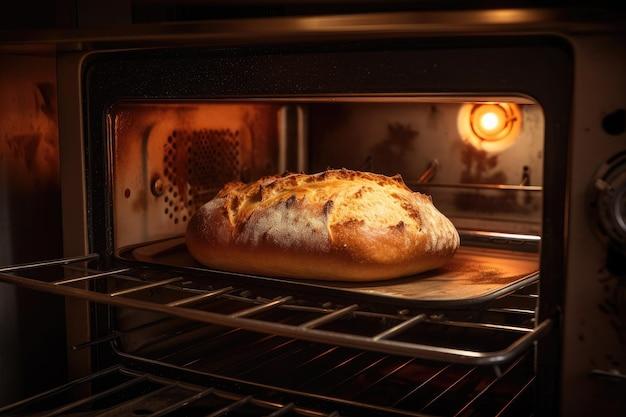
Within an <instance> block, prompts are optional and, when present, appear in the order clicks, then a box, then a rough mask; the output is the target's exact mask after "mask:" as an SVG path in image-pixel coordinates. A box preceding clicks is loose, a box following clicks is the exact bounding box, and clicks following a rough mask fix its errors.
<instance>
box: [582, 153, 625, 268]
mask: <svg viewBox="0 0 626 417" xmlns="http://www.w3.org/2000/svg"><path fill="white" fill-rule="evenodd" d="M590 208H591V219H592V222H593V224H594V228H595V229H596V231H597V232H599V233H598V235H599V236H600V238H601V239H602V240H603V241H604V242H605V243H606V244H607V246H608V254H609V257H610V259H608V260H607V262H608V263H609V264H610V265H607V266H614V267H616V268H617V269H618V270H617V271H613V272H615V273H618V274H619V275H624V274H626V151H623V152H620V153H618V154H617V155H615V156H613V157H611V158H610V159H609V160H608V161H606V162H605V163H604V164H603V165H602V167H600V169H599V170H598V172H597V173H596V175H595V177H594V179H593V187H592V190H591V203H590ZM611 269H614V268H611Z"/></svg>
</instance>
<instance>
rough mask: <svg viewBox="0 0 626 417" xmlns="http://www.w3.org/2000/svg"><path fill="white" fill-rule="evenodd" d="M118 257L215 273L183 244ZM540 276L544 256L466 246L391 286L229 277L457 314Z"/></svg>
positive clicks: (152, 246)
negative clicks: (445, 261)
mask: <svg viewBox="0 0 626 417" xmlns="http://www.w3.org/2000/svg"><path fill="white" fill-rule="evenodd" d="M119 256H120V257H121V258H122V259H125V260H131V261H139V262H145V263H151V264H160V265H169V266H174V267H179V268H181V267H182V268H192V269H194V270H206V271H207V272H209V271H211V270H209V269H207V268H206V267H205V266H203V265H201V264H199V263H198V262H196V261H195V260H194V259H193V258H192V257H191V255H190V254H189V252H188V251H187V247H186V246H185V242H184V239H183V238H173V239H167V240H162V241H158V242H153V243H148V244H144V245H139V246H133V247H130V248H126V249H123V250H121V251H120V252H119ZM538 270H539V256H538V255H537V254H535V253H524V252H515V251H508V250H499V249H486V248H477V247H471V246H461V248H459V250H458V251H457V253H456V254H455V256H454V258H452V260H451V261H450V262H449V263H448V264H446V265H445V266H444V267H442V268H439V269H436V270H432V271H428V272H424V273H421V274H416V275H413V276H409V277H404V278H398V279H393V280H386V281H372V282H341V281H336V282H333V281H312V280H293V279H288V278H284V279H283V278H276V277H262V276H253V275H248V274H236V273H228V274H230V275H238V276H245V277H247V278H250V277H252V278H258V279H261V280H264V281H267V280H271V281H273V282H277V281H278V282H289V283H290V284H294V285H301V286H307V287H316V288H324V289H331V290H335V291H342V292H349V293H354V294H355V295H356V294H360V295H366V296H374V297H382V298H385V299H393V300H395V301H399V300H401V301H403V302H405V303H408V304H411V305H419V306H423V307H450V308H453V307H463V306H469V305H472V304H480V303H483V302H487V301H490V300H493V299H494V298H497V297H499V296H501V295H503V294H506V293H508V292H511V291H514V290H516V289H518V288H521V287H523V286H525V285H528V284H530V283H532V282H534V281H536V280H537V279H538V278H539V273H538ZM220 272H222V273H223V271H220Z"/></svg>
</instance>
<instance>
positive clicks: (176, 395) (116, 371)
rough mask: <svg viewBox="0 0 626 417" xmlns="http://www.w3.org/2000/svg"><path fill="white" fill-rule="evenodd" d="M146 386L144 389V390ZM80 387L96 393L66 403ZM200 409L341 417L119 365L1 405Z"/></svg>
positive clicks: (2, 411) (157, 412)
mask: <svg viewBox="0 0 626 417" xmlns="http://www.w3.org/2000/svg"><path fill="white" fill-rule="evenodd" d="M116 377H117V378H119V381H120V382H119V383H117V384H111V383H109V384H108V386H104V387H102V385H103V381H104V380H105V379H107V378H108V379H113V378H116ZM141 384H143V385H144V387H140V385H141ZM78 388H83V390H82V392H85V391H95V392H93V393H90V395H86V396H81V397H82V398H79V399H77V400H74V401H67V400H64V396H67V394H68V393H69V392H71V391H72V390H74V389H78ZM85 388H87V389H85ZM103 388H104V389H103ZM51 400H52V401H51ZM54 400H56V401H54ZM207 400H208V401H207ZM211 400H213V402H211ZM46 401H48V404H46V403H45V402H46ZM42 403H43V404H42ZM55 403H56V404H55ZM46 405H49V406H50V409H46V407H45V406H46ZM35 407H37V408H35ZM200 408H201V409H202V410H203V412H204V413H205V414H202V415H206V416H209V417H218V416H225V415H232V413H236V412H239V411H241V412H247V413H254V415H259V416H266V417H278V416H286V415H290V416H306V417H340V414H339V413H338V412H337V411H331V412H323V411H319V410H314V409H311V408H305V407H302V406H300V405H296V404H295V403H293V402H289V403H283V402H278V401H276V400H273V399H272V400H264V399H260V398H256V396H253V395H242V394H238V393H234V392H230V391H225V390H223V389H218V388H216V387H213V386H210V387H207V386H200V385H195V384H190V383H187V382H181V381H177V380H172V379H168V378H164V377H160V376H156V375H153V374H150V373H146V372H142V371H136V370H133V369H129V368H126V367H123V366H119V365H118V366H114V367H111V368H108V369H105V370H102V371H100V372H96V373H94V374H92V375H89V376H86V377H83V378H79V379H75V380H73V381H70V382H68V383H67V384H64V385H61V386H59V387H56V388H53V389H51V390H49V391H46V392H43V393H40V394H37V395H34V396H32V397H30V398H27V399H24V400H22V401H19V402H16V403H13V404H10V405H7V406H5V407H2V408H0V416H5V415H6V416H9V415H10V416H15V415H18V416H19V415H24V416H26V415H32V414H31V413H33V411H32V410H33V409H36V410H37V412H36V414H37V415H38V416H40V417H56V416H60V415H67V413H68V412H78V413H80V414H77V415H85V416H109V415H143V416H147V417H160V416H165V415H169V414H174V413H176V414H179V413H188V412H192V413H195V414H198V411H199V409H200ZM41 409H44V410H45V411H41ZM118 413H119V414H118ZM195 414H194V415H195ZM246 415H252V414H246Z"/></svg>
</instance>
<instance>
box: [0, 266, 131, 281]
mask: <svg viewBox="0 0 626 417" xmlns="http://www.w3.org/2000/svg"><path fill="white" fill-rule="evenodd" d="M129 271H130V268H120V269H114V270H112V271H106V272H101V273H99V274H92V275H86V276H84V277H77V278H69V279H62V280H60V281H54V282H53V284H54V285H65V284H71V283H72V282H80V281H85V280H89V279H94V278H100V277H105V276H107V275H115V274H122V273H124V272H129ZM0 272H2V271H0Z"/></svg>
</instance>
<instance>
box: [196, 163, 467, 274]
mask: <svg viewBox="0 0 626 417" xmlns="http://www.w3.org/2000/svg"><path fill="white" fill-rule="evenodd" d="M187 237H188V243H190V250H191V252H192V255H194V256H195V257H196V259H198V260H200V261H201V262H203V259H207V256H203V255H207V254H206V251H208V250H211V249H206V250H203V251H195V250H194V249H195V248H197V247H198V245H197V243H198V242H206V243H207V244H208V246H210V247H212V248H213V249H218V247H221V248H222V249H224V248H225V247H231V248H233V250H234V251H238V253H241V250H244V251H245V250H254V249H255V248H262V249H265V250H267V249H268V248H270V252H273V253H275V252H277V251H278V252H283V253H285V252H289V253H308V254H312V255H327V256H330V257H334V260H335V261H337V260H339V261H340V262H339V263H341V264H342V265H343V266H344V267H346V265H347V269H349V264H350V263H356V264H361V265H370V266H372V265H379V266H380V265H387V266H396V267H397V269H398V271H400V270H402V273H403V274H406V273H415V272H420V270H425V269H430V268H432V267H437V266H440V265H441V264H442V262H443V261H445V260H446V258H449V257H450V256H452V254H454V252H455V250H456V249H457V248H458V246H459V236H458V233H457V232H456V229H455V228H454V226H453V225H452V223H451V222H450V221H449V220H448V219H447V218H446V217H445V216H443V215H442V214H441V213H440V212H439V211H438V210H437V209H436V208H435V207H434V206H433V204H432V200H431V198H430V197H429V196H425V195H423V194H420V193H417V192H413V191H411V190H410V189H409V188H408V187H407V186H406V184H405V183H404V181H403V180H402V178H401V177H400V176H399V175H397V176H394V177H387V176H384V175H379V174H373V173H368V172H358V171H350V170H347V169H340V170H328V171H325V172H321V173H318V174H313V175H307V174H285V175H282V176H270V177H264V178H261V179H259V180H257V181H255V182H253V183H251V184H247V185H246V184H243V183H240V182H233V183H229V184H227V185H225V186H224V188H223V189H222V190H221V191H220V192H219V193H218V194H217V196H216V197H215V198H214V199H213V200H211V201H210V202H208V203H207V204H205V205H204V206H203V207H202V208H201V209H200V210H199V211H198V213H196V214H195V215H194V217H193V218H192V220H191V222H190V225H189V228H188V236H187ZM192 241H193V242H192ZM192 247H193V248H192ZM194 252H196V253H194ZM203 252H204V253H203ZM208 258H210V259H213V257H211V256H208ZM309 259H314V258H309ZM205 263H206V262H205ZM211 263H213V262H212V261H211ZM435 264H436V265H435ZM433 265H434V266H433ZM248 269H249V268H248ZM340 269H341V268H340ZM343 269H346V268H343ZM287 272H289V271H287ZM398 273H400V272H398ZM287 275H290V276H297V275H298V274H297V273H295V274H287ZM305 275H310V274H305ZM340 275H341V274H340ZM387 278H388V277H387Z"/></svg>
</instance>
